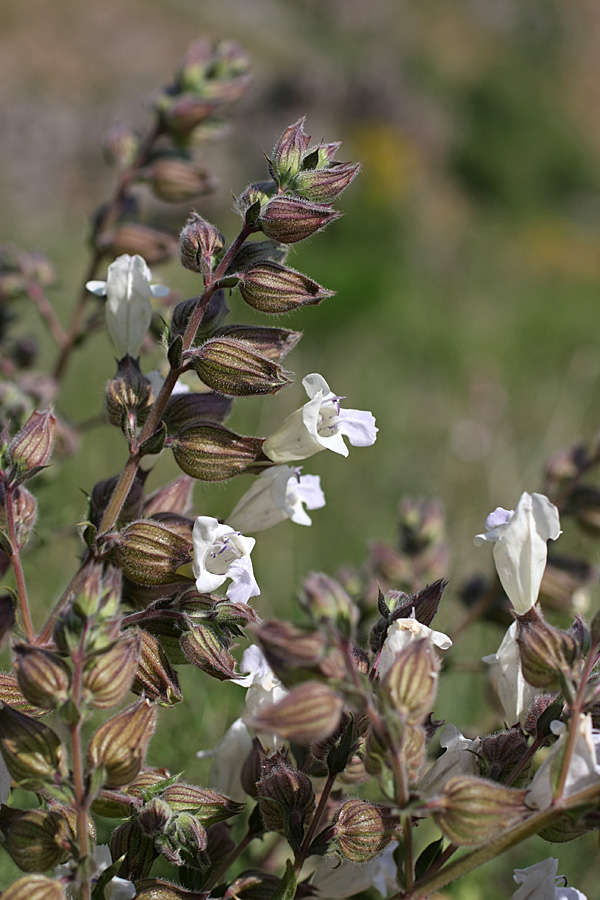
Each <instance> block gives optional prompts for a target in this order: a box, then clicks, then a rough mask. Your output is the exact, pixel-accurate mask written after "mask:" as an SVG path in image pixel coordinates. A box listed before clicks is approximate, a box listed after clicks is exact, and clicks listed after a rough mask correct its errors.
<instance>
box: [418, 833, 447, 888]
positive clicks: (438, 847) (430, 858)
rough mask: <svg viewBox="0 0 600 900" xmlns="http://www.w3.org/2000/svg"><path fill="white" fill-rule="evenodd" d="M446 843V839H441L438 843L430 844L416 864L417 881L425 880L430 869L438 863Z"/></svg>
mask: <svg viewBox="0 0 600 900" xmlns="http://www.w3.org/2000/svg"><path fill="white" fill-rule="evenodd" d="M443 843H444V838H443V837H441V838H439V839H438V840H437V841H432V842H431V844H429V845H428V846H427V847H425V849H424V850H423V852H422V853H421V855H420V856H419V858H418V859H417V861H416V863H415V879H416V880H417V881H418V880H419V878H423V876H424V875H426V874H427V872H428V870H429V868H430V867H431V866H432V865H433V863H434V862H435V861H436V859H437V858H438V856H439V855H440V853H441V852H442V844H443Z"/></svg>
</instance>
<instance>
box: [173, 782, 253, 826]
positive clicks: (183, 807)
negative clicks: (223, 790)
mask: <svg viewBox="0 0 600 900" xmlns="http://www.w3.org/2000/svg"><path fill="white" fill-rule="evenodd" d="M161 796H162V799H163V800H164V801H166V802H167V803H168V804H169V806H170V807H171V809H172V810H173V811H174V812H193V813H194V815H195V816H196V818H197V819H198V820H199V821H200V822H201V823H202V825H204V826H205V827H206V828H208V826H209V825H214V824H215V823H216V822H223V821H224V820H225V819H229V818H231V816H237V815H238V814H239V813H240V812H242V810H243V809H244V804H243V803H236V802H235V801H234V800H231V799H230V798H229V797H225V796H224V795H223V794H218V793H217V792H216V791H211V790H206V789H204V788H198V787H194V786H193V785H191V784H181V783H179V782H178V783H177V784H172V785H170V786H169V787H167V788H166V789H165V790H164V791H163V792H162V795H161Z"/></svg>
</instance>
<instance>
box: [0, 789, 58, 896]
mask: <svg viewBox="0 0 600 900" xmlns="http://www.w3.org/2000/svg"><path fill="white" fill-rule="evenodd" d="M0 830H1V831H2V833H3V835H4V843H3V847H4V849H5V850H6V851H7V853H8V854H9V856H10V857H11V859H12V861H13V862H14V863H15V864H16V865H17V866H18V867H19V868H20V869H21V870H22V871H23V872H45V871H47V870H48V869H52V868H53V867H54V866H57V865H59V864H60V863H62V862H65V860H67V859H68V858H69V856H71V841H73V840H74V837H75V836H74V834H73V832H72V829H71V828H70V826H69V823H68V821H67V819H66V818H65V816H64V815H62V814H61V813H60V812H59V811H58V810H55V809H52V810H46V809H27V810H22V809H11V808H9V807H8V806H2V808H1V809H0ZM3 896H4V895H3ZM50 896H52V895H50Z"/></svg>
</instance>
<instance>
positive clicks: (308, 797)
mask: <svg viewBox="0 0 600 900" xmlns="http://www.w3.org/2000/svg"><path fill="white" fill-rule="evenodd" d="M276 759H277V762H275V763H274V762H273V760H268V759H267V760H265V765H264V772H263V775H262V777H261V779H260V781H259V782H258V784H257V789H258V803H259V806H260V812H261V815H262V819H263V822H264V824H265V828H266V829H267V831H275V832H277V833H278V834H283V835H285V836H286V838H287V839H288V841H289V843H290V846H291V847H292V849H293V850H299V849H300V845H301V844H302V837H303V835H304V826H305V825H308V824H310V820H311V819H312V817H313V813H314V811H315V795H314V791H313V787H312V782H311V780H310V778H309V777H308V775H305V774H304V773H303V772H299V771H298V770H297V769H293V768H292V767H291V766H289V765H287V764H286V763H285V762H283V761H280V757H276Z"/></svg>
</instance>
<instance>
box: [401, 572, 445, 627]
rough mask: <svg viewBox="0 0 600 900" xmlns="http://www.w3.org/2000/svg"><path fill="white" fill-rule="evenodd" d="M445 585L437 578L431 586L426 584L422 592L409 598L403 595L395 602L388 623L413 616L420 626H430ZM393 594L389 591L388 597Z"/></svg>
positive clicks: (441, 579) (442, 580)
mask: <svg viewBox="0 0 600 900" xmlns="http://www.w3.org/2000/svg"><path fill="white" fill-rule="evenodd" d="M447 584H448V582H447V581H445V580H444V579H443V578H439V579H438V580H437V581H434V582H433V584H428V585H427V587H425V588H423V590H421V591H416V592H415V593H414V594H411V595H410V596H409V597H406V595H403V596H402V598H401V599H400V598H399V599H398V600H397V601H396V605H395V606H394V609H393V612H392V614H391V616H390V622H395V621H396V619H408V618H410V617H411V616H413V617H414V618H415V619H416V620H417V622H421V624H422V625H431V623H432V621H433V619H434V618H435V614H436V613H437V611H438V607H439V605H440V600H441V599H442V593H443V591H444V588H445V587H446V585H447ZM395 593H396V592H395V591H390V592H389V597H390V598H391V597H393V596H394V594H395Z"/></svg>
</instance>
